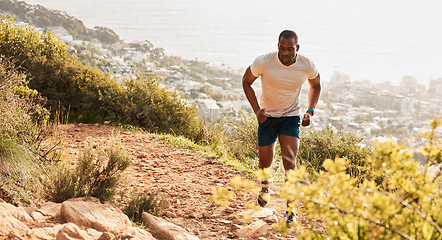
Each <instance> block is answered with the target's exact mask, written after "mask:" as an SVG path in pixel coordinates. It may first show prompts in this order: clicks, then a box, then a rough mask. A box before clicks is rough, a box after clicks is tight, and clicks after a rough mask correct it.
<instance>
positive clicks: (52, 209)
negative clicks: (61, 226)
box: [37, 202, 61, 218]
mask: <svg viewBox="0 0 442 240" xmlns="http://www.w3.org/2000/svg"><path fill="white" fill-rule="evenodd" d="M37 211H38V212H40V213H41V214H43V215H44V216H48V217H51V218H56V217H58V216H60V212H61V203H54V202H46V203H43V204H42V205H41V207H40V208H39V209H38V210H37Z"/></svg>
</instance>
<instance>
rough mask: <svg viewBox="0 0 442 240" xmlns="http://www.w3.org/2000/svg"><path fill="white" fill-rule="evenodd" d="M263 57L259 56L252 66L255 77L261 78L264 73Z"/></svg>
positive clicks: (251, 69)
mask: <svg viewBox="0 0 442 240" xmlns="http://www.w3.org/2000/svg"><path fill="white" fill-rule="evenodd" d="M263 66H264V65H263V56H259V57H257V58H256V59H255V61H253V63H252V65H250V71H252V74H253V76H255V77H259V76H261V74H262V73H263Z"/></svg>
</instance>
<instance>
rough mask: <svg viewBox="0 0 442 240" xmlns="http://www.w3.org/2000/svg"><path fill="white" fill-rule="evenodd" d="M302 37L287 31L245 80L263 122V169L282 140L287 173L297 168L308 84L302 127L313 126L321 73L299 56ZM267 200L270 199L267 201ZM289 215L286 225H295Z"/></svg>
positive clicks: (249, 97) (265, 193)
mask: <svg viewBox="0 0 442 240" xmlns="http://www.w3.org/2000/svg"><path fill="white" fill-rule="evenodd" d="M298 51H299V44H298V36H297V35H296V33H295V32H294V31H291V30H284V31H283V32H281V34H280V35H279V39H278V51H277V52H272V53H268V54H265V55H261V56H259V57H257V58H256V59H255V61H254V62H253V63H252V65H250V66H249V67H248V68H247V70H246V72H245V74H244V76H243V80H242V85H243V89H244V93H245V95H246V97H247V100H248V101H249V103H250V105H251V107H252V109H253V112H254V113H255V114H256V117H257V119H258V122H259V126H258V147H259V168H260V169H264V168H269V167H270V166H271V164H272V161H273V156H274V153H275V142H276V140H277V139H279V143H280V145H281V155H282V161H283V165H284V170H285V172H286V173H287V171H288V170H290V169H295V168H296V167H297V161H296V156H297V154H298V149H299V128H300V124H301V117H300V104H299V96H300V93H301V86H302V84H303V83H304V82H305V81H306V80H308V83H309V85H310V89H309V93H308V110H307V112H306V113H305V114H304V116H303V117H302V125H303V126H308V125H310V119H311V117H313V115H314V113H315V110H314V109H315V107H316V104H317V103H318V99H319V95H320V93H321V83H320V77H319V72H318V70H317V68H316V67H315V65H314V63H313V62H312V60H310V59H308V58H307V57H304V56H303V55H301V54H299V53H298ZM258 77H261V85H262V94H261V99H260V103H258V100H257V97H256V94H255V91H254V90H253V88H252V84H253V83H254V82H255V80H256V79H257V78H258ZM268 185H269V184H268V181H264V182H262V186H261V193H260V194H259V196H258V203H259V205H260V206H261V207H264V206H265V205H267V203H268V201H269V196H270V195H269V186H268ZM263 196H266V197H263ZM293 218H294V214H293V212H291V213H288V216H287V217H286V223H288V224H289V223H292V222H293V221H294V219H293Z"/></svg>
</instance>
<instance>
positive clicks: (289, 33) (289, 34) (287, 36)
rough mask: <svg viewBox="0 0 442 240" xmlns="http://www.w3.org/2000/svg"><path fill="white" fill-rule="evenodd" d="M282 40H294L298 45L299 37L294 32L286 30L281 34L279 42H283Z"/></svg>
mask: <svg viewBox="0 0 442 240" xmlns="http://www.w3.org/2000/svg"><path fill="white" fill-rule="evenodd" d="M281 38H285V39H290V38H294V39H295V43H296V44H298V35H296V33H295V32H294V31H292V30H284V31H282V32H281V34H279V38H278V42H279V41H280V40H281Z"/></svg>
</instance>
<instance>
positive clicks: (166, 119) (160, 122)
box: [122, 77, 207, 142]
mask: <svg viewBox="0 0 442 240" xmlns="http://www.w3.org/2000/svg"><path fill="white" fill-rule="evenodd" d="M124 87H125V89H126V92H125V98H124V100H122V102H124V104H123V116H124V118H123V121H124V122H126V123H129V124H134V125H138V126H142V127H144V128H146V129H147V130H149V131H152V132H161V133H167V134H174V135H178V136H180V135H181V136H185V137H187V138H189V139H191V140H193V141H195V142H202V141H203V140H204V139H205V138H207V137H206V136H207V132H205V131H204V127H203V123H202V122H201V121H200V120H198V118H197V117H198V113H197V109H196V108H195V107H194V106H192V105H190V104H188V103H186V102H185V101H183V100H181V99H180V97H179V96H178V95H177V94H174V93H170V92H167V91H166V90H165V89H161V88H159V86H158V83H157V81H156V79H155V78H144V77H141V78H139V79H137V80H135V79H130V80H127V81H125V82H124Z"/></svg>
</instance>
